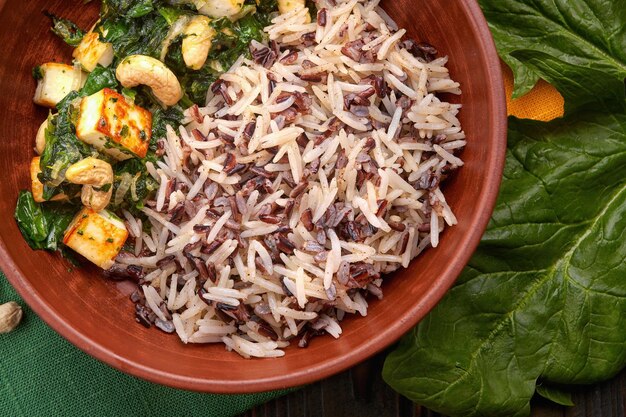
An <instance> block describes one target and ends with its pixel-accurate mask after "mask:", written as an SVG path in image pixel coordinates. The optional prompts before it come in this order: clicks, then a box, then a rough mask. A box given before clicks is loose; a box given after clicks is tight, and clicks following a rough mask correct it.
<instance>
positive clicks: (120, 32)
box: [96, 0, 174, 60]
mask: <svg viewBox="0 0 626 417" xmlns="http://www.w3.org/2000/svg"><path fill="white" fill-rule="evenodd" d="M145 3H150V6H149V7H148V6H146V4H145ZM162 4H164V2H162V1H149V2H145V1H124V0H122V1H113V0H105V1H103V3H102V12H101V14H100V17H101V23H100V24H99V25H98V27H97V29H96V30H98V32H99V33H100V36H101V37H102V38H103V40H104V41H106V42H110V43H111V44H112V45H113V50H114V51H115V56H116V58H117V59H118V60H120V59H123V58H125V57H127V56H128V55H134V54H141V55H148V56H151V57H153V58H157V59H158V58H159V57H160V56H161V48H162V44H163V41H164V40H165V38H166V37H167V34H168V32H169V29H170V26H171V23H170V22H168V20H167V19H166V17H164V15H163V14H165V15H166V16H169V13H170V12H169V11H168V10H174V9H165V11H164V13H163V14H162V13H160V12H159V10H160V9H159V7H160V6H161V5H162ZM148 9H150V10H148ZM138 10H141V13H140V12H138ZM161 10H162V9H161ZM166 13H167V14H166Z"/></svg>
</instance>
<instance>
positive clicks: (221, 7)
mask: <svg viewBox="0 0 626 417" xmlns="http://www.w3.org/2000/svg"><path fill="white" fill-rule="evenodd" d="M193 3H195V5H196V8H197V9H198V12H200V13H202V14H204V15H207V16H211V17H213V18H215V19H218V18H220V17H228V18H230V17H233V16H234V15H236V14H237V13H239V12H240V11H241V8H242V7H243V0H193Z"/></svg>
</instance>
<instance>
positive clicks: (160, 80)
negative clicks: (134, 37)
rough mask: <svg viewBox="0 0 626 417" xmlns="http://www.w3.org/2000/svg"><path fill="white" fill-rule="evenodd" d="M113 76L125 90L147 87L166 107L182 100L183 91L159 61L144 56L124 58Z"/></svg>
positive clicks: (168, 70) (173, 76)
mask: <svg viewBox="0 0 626 417" xmlns="http://www.w3.org/2000/svg"><path fill="white" fill-rule="evenodd" d="M115 76H116V77H117V79H118V80H119V82H120V83H122V85H123V86H124V87H127V88H132V87H136V86H138V85H140V84H143V85H147V86H148V87H150V88H151V89H152V92H153V93H154V95H155V96H156V98H157V99H159V101H161V103H163V104H164V105H166V106H173V105H174V104H176V103H178V101H179V100H180V99H181V98H183V89H182V88H181V86H180V83H179V82H178V79H177V78H176V75H174V73H173V72H172V71H171V70H170V69H169V68H168V67H166V66H165V64H163V63H162V62H161V61H159V60H158V59H155V58H152V57H149V56H146V55H130V56H127V57H126V58H124V59H123V60H122V62H120V64H119V65H118V66H117V70H116V71H115Z"/></svg>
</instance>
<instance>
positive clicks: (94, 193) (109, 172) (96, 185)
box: [65, 157, 113, 211]
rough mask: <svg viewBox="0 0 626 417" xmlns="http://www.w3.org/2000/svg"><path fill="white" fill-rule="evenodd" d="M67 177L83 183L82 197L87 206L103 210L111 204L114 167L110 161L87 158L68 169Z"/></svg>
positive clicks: (69, 179) (72, 181)
mask: <svg viewBox="0 0 626 417" xmlns="http://www.w3.org/2000/svg"><path fill="white" fill-rule="evenodd" d="M65 179H67V180H68V181H69V182H71V183H72V184H81V185H83V190H82V193H81V195H80V199H81V200H82V202H83V205H85V207H89V208H91V209H93V210H95V211H102V210H104V209H105V208H106V206H108V205H109V202H110V201H111V195H112V194H113V168H111V164H109V163H108V162H105V161H103V160H101V159H97V158H92V157H89V158H85V159H83V160H82V161H78V162H76V163H75V164H73V165H71V166H70V167H69V168H68V169H67V171H66V172H65Z"/></svg>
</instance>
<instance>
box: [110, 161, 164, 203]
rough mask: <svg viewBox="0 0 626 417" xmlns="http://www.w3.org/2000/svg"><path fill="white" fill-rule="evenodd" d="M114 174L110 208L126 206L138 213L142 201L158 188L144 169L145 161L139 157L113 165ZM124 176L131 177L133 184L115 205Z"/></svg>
mask: <svg viewBox="0 0 626 417" xmlns="http://www.w3.org/2000/svg"><path fill="white" fill-rule="evenodd" d="M114 175H115V181H114V183H113V196H114V200H113V204H112V205H111V208H112V209H118V208H126V209H128V210H129V211H130V212H131V213H134V214H138V212H139V210H141V209H142V208H143V204H144V201H145V200H146V199H147V198H148V196H149V195H150V194H151V193H152V192H153V191H155V190H156V189H157V188H158V183H157V182H156V181H155V180H154V178H152V177H151V176H150V174H148V172H147V170H146V166H145V161H142V160H139V159H129V160H127V161H124V162H120V163H119V164H117V165H116V166H115V169H114ZM124 177H126V178H128V179H130V178H133V179H134V180H133V181H132V182H133V184H134V185H133V186H131V188H129V189H128V190H126V191H125V192H124V195H123V199H122V201H120V202H119V203H118V204H117V205H115V197H116V195H117V193H118V190H119V188H120V185H121V184H122V182H123V180H124ZM122 191H123V190H122Z"/></svg>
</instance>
